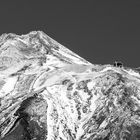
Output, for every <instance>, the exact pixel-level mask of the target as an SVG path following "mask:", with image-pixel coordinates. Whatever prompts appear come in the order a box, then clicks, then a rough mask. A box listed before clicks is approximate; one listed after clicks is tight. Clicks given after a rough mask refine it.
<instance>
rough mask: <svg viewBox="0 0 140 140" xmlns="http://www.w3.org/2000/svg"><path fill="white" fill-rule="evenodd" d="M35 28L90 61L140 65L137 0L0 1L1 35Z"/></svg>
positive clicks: (27, 31)
mask: <svg viewBox="0 0 140 140" xmlns="http://www.w3.org/2000/svg"><path fill="white" fill-rule="evenodd" d="M35 30H41V31H43V32H45V33H46V34H47V35H49V36H50V37H52V38H53V39H55V40H56V41H58V42H59V43H61V44H62V45H64V46H65V47H67V48H68V49H70V50H72V51H73V52H75V53H77V54H78V55H80V56H81V57H83V58H85V59H86V60H87V61H89V62H91V63H93V64H113V63H114V62H115V61H121V62H122V63H123V65H124V66H127V67H133V68H136V67H140V61H139V60H140V1H139V0H27V1H26V0H18V1H16V0H12V1H8V0H1V3H0V34H3V33H16V34H19V35H21V34H27V33H29V32H30V31H35Z"/></svg>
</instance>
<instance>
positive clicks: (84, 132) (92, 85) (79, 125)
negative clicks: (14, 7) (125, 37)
mask: <svg viewBox="0 0 140 140" xmlns="http://www.w3.org/2000/svg"><path fill="white" fill-rule="evenodd" d="M0 46H1V47H0V134H1V135H0V136H1V137H0V138H1V139H2V140H19V139H20V140H138V139H140V135H139V134H140V117H139V116H140V112H139V111H140V74H139V72H138V69H137V70H136V69H130V68H126V67H123V66H121V67H117V65H116V66H112V65H95V64H91V63H90V62H87V61H86V60H84V59H83V58H81V57H80V56H78V55H76V54H75V53H73V52H72V51H70V50H68V49H67V48H65V47H64V46H62V45H61V44H59V43H58V42H56V41H54V40H53V39H52V38H50V37H49V36H47V35H46V34H45V33H43V32H41V31H37V32H30V33H29V34H27V35H22V36H18V35H15V34H3V35H2V36H1V37H0Z"/></svg>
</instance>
